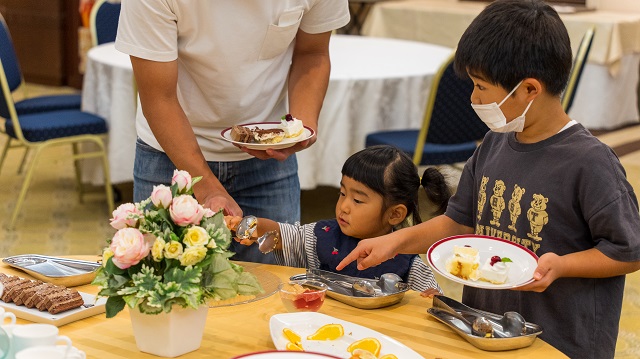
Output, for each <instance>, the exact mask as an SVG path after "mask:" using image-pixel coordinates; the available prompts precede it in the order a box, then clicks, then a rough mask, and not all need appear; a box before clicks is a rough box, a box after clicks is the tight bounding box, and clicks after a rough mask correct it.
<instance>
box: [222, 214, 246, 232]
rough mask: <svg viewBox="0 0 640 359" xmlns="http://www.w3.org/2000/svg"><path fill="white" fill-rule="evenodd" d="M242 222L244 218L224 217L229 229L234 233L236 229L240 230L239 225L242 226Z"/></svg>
mask: <svg viewBox="0 0 640 359" xmlns="http://www.w3.org/2000/svg"><path fill="white" fill-rule="evenodd" d="M241 220H242V217H240V216H224V222H225V223H226V224H227V228H229V230H230V231H234V232H235V231H236V228H238V224H240V221H241Z"/></svg>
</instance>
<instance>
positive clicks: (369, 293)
mask: <svg viewBox="0 0 640 359" xmlns="http://www.w3.org/2000/svg"><path fill="white" fill-rule="evenodd" d="M351 288H353V294H354V295H355V296H356V297H375V296H376V289H375V287H374V286H373V284H371V282H369V281H366V280H357V281H355V282H353V284H352V285H351Z"/></svg>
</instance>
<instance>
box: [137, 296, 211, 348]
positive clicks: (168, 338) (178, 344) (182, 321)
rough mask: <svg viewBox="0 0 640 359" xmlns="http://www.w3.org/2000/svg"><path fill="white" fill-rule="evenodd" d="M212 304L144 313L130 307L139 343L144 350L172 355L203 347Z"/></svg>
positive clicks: (139, 346)
mask: <svg viewBox="0 0 640 359" xmlns="http://www.w3.org/2000/svg"><path fill="white" fill-rule="evenodd" d="M208 311H209V307H207V306H205V305H203V306H201V307H200V308H198V309H191V308H181V307H174V308H173V310H171V313H168V314H167V313H164V312H162V313H160V314H157V315H152V314H142V313H140V311H139V310H138V309H137V308H136V309H129V313H130V315H131V325H132V326H133V335H134V336H135V338H136V345H137V346H138V349H139V350H140V351H142V352H145V353H149V354H153V355H158V356H161V357H167V358H173V357H177V356H178V355H182V354H185V353H189V352H192V351H194V350H197V349H198V348H200V343H201V342H202V336H203V334H204V326H205V323H206V321H207V313H208Z"/></svg>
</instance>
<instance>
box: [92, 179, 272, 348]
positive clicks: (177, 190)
mask: <svg viewBox="0 0 640 359" xmlns="http://www.w3.org/2000/svg"><path fill="white" fill-rule="evenodd" d="M200 179H201V177H196V178H192V177H191V176H190V175H189V173H188V172H186V171H178V170H175V171H174V175H173V178H172V181H171V186H170V187H167V186H165V185H159V186H155V187H154V189H153V192H152V193H151V196H150V197H149V198H148V199H146V200H144V201H142V202H138V203H125V204H122V205H120V206H119V207H118V208H117V209H116V210H115V211H113V218H112V219H111V226H112V227H114V228H115V229H117V232H116V233H115V235H114V236H113V238H111V239H110V240H108V241H107V242H108V244H109V246H108V247H107V248H105V250H104V252H103V265H102V267H101V268H99V269H98V272H97V274H96V278H95V279H94V281H93V284H95V285H98V286H100V287H101V288H100V291H99V293H98V296H104V297H107V302H106V316H107V318H111V317H113V316H115V315H116V314H118V313H119V312H120V311H121V310H123V309H124V307H125V306H128V307H129V308H130V310H129V311H130V314H131V320H132V325H133V330H134V335H135V337H136V344H137V346H138V349H140V350H141V351H144V352H148V353H151V354H156V355H161V356H166V357H174V356H178V355H181V354H184V353H187V352H190V351H193V350H196V349H197V348H199V347H200V343H201V341H202V335H203V333H204V326H205V322H206V318H207V313H208V305H207V303H208V302H209V301H211V300H224V299H229V298H233V297H235V296H236V295H238V294H242V295H253V294H256V293H259V292H262V288H261V287H260V284H259V283H258V281H257V279H256V277H255V276H254V275H252V274H251V273H248V272H244V271H243V268H242V267H241V266H239V265H237V264H235V263H232V262H230V261H229V257H231V256H232V255H233V253H232V252H230V251H229V250H228V248H229V245H230V244H231V240H232V239H231V232H230V231H229V229H228V228H227V225H226V224H225V222H224V215H223V213H222V211H219V212H214V211H212V210H210V209H208V208H204V207H202V206H201V205H200V204H199V203H198V202H197V201H196V199H195V198H194V197H193V196H192V194H193V190H192V188H193V185H194V184H195V183H197V182H198V181H199V180H200Z"/></svg>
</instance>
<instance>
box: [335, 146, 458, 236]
mask: <svg viewBox="0 0 640 359" xmlns="http://www.w3.org/2000/svg"><path fill="white" fill-rule="evenodd" d="M434 170H435V169H434ZM435 171H436V172H438V171H437V170H435ZM425 173H426V171H425ZM438 174H439V175H440V177H437V176H435V175H433V174H432V176H429V181H428V184H429V186H430V187H431V186H435V187H433V190H431V191H429V190H427V195H429V197H430V199H431V200H432V201H433V202H436V203H437V204H438V205H441V204H442V203H441V201H442V198H443V197H446V200H448V199H449V195H448V193H449V192H447V194H444V195H442V194H441V193H439V190H438V188H439V189H442V187H441V185H442V183H444V181H445V180H444V177H443V176H442V175H441V174H440V172H438ZM342 175H343V176H347V177H350V178H352V179H354V180H355V181H358V182H360V183H362V184H364V185H365V186H367V187H369V188H371V189H372V190H373V191H374V192H376V193H378V194H379V195H381V196H382V198H383V203H382V206H383V210H385V209H387V208H389V206H392V205H396V204H403V205H405V206H406V207H407V217H410V216H411V219H412V221H413V223H416V224H417V223H420V222H421V221H422V220H421V219H420V212H419V210H418V189H419V187H420V177H419V176H418V169H417V168H416V166H415V164H414V163H413V161H412V160H411V158H410V157H409V156H408V155H407V154H406V153H404V152H402V151H401V150H400V149H398V148H396V147H393V146H388V145H379V146H371V147H367V148H365V149H364V150H361V151H359V152H356V153H355V154H353V155H351V157H349V158H348V159H347V160H346V161H345V163H344V165H343V166H342ZM440 181H441V182H440ZM425 183H426V182H425ZM444 187H445V188H446V185H445V186H444ZM425 189H426V188H425ZM447 191H448V189H447ZM432 193H433V194H436V193H437V194H438V196H436V197H432V195H431V194H432Z"/></svg>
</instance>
